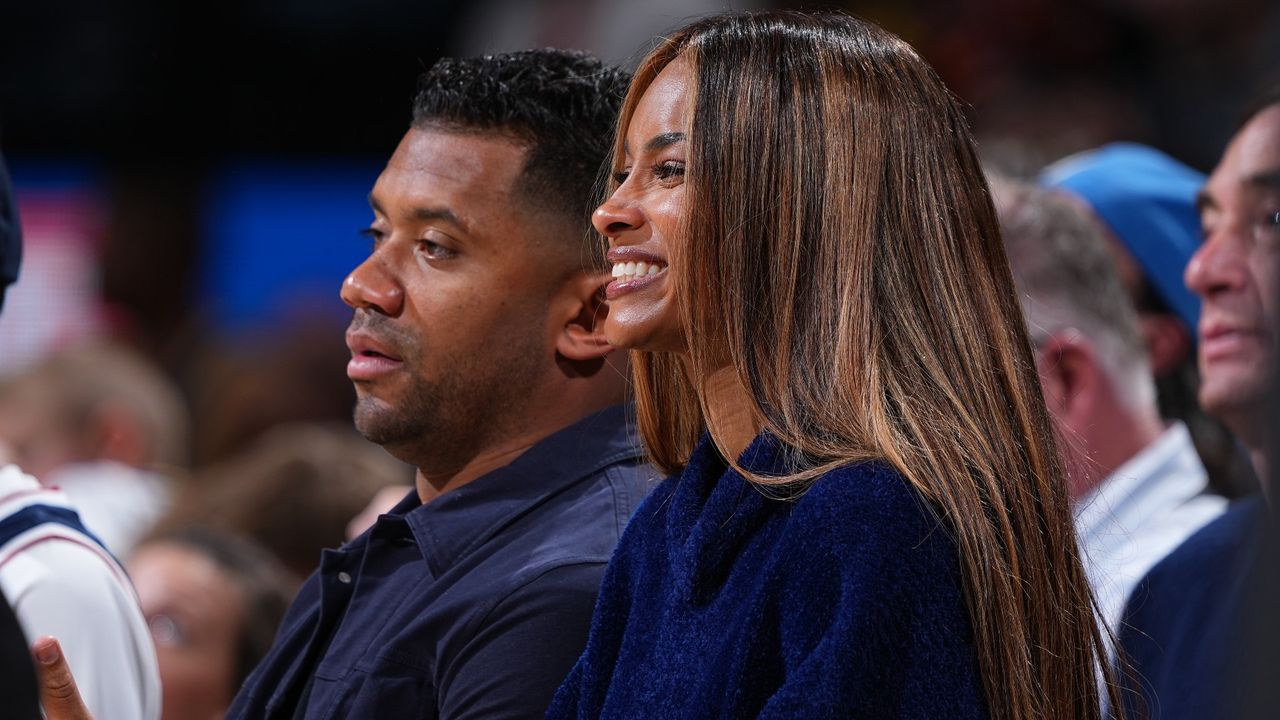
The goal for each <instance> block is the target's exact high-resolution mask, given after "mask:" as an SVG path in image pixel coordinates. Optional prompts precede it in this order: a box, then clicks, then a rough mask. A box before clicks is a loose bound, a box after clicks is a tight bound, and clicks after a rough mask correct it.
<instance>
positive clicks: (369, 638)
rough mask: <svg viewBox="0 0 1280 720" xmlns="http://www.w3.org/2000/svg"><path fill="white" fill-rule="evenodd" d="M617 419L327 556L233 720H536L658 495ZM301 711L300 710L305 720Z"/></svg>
mask: <svg viewBox="0 0 1280 720" xmlns="http://www.w3.org/2000/svg"><path fill="white" fill-rule="evenodd" d="M654 477H655V474H654V471H653V470H652V468H650V467H649V466H648V465H645V464H643V460H642V456H641V451H640V449H639V443H637V442H636V440H635V438H634V437H633V436H632V435H631V434H630V433H629V432H628V431H627V424H626V419H625V413H624V411H623V408H622V407H614V408H610V409H608V410H605V411H602V412H600V413H597V414H595V415H592V416H590V417H588V418H585V419H583V420H581V421H579V422H578V423H576V424H574V425H572V426H570V427H568V428H565V429H563V430H561V431H559V432H557V433H556V434H554V435H552V436H550V437H548V438H546V439H544V440H542V441H541V442H539V443H538V444H537V445H535V446H534V447H532V448H530V449H529V450H528V451H526V452H525V453H524V454H523V455H521V456H520V457H519V458H517V459H516V460H515V461H514V462H512V463H511V464H510V465H508V466H506V467H504V468H500V469H498V470H495V471H493V472H491V473H489V474H487V475H485V476H483V477H481V478H478V479H476V480H474V481H472V482H471V483H468V484H467V485H465V486H463V487H461V488H458V489H456V490H453V491H450V492H448V493H445V494H444V495H441V496H440V497H438V498H436V499H435V500H433V501H431V502H430V503H428V504H426V505H423V504H422V503H421V502H419V500H418V496H417V494H416V493H410V495H409V496H408V497H406V498H405V499H404V500H403V501H401V502H400V504H399V505H397V506H396V507H395V508H393V509H392V510H391V511H390V512H389V513H387V514H386V515H383V516H382V517H380V518H379V519H378V522H377V523H376V524H375V525H374V526H373V527H372V528H370V530H369V531H368V532H366V533H365V534H364V535H362V536H361V537H359V538H357V539H356V540H353V541H352V542H350V543H348V544H346V545H345V546H343V547H342V548H341V549H339V550H326V551H324V555H323V558H322V560H321V564H320V569H319V570H318V571H317V572H316V573H315V574H313V575H312V576H311V577H310V578H309V579H308V580H307V582H306V584H305V585H304V586H303V588H302V590H301V591H300V592H299V594H298V597H297V599H296V600H294V602H293V605H292V606H291V607H290V609H289V613H288V615H287V616H286V617H285V619H284V623H283V625H282V627H281V630H280V634H279V635H278V636H277V638H276V641H275V644H274V645H273V646H272V648H271V651H270V653H269V654H268V655H267V657H266V658H265V659H263V661H262V662H261V663H260V664H259V665H258V667H257V669H256V670H254V672H253V674H252V675H250V676H249V679H248V680H247V681H246V682H245V685H244V687H243V688H241V690H240V693H239V694H238V695H237V696H236V699H235V702H234V704H233V705H232V708H231V711H230V712H229V714H228V716H227V717H228V718H246V719H255V720H256V719H257V718H293V717H305V718H449V719H450V720H460V719H462V718H485V719H486V720H488V719H490V718H541V717H542V716H543V713H544V712H545V710H546V707H547V704H548V703H549V702H550V699H551V696H552V694H553V693H554V691H555V688H556V686H557V685H558V684H559V683H560V681H561V680H562V679H563V677H564V676H565V675H566V674H567V673H568V671H569V669H570V668H571V667H572V666H573V663H574V661H575V660H576V659H577V657H578V655H579V654H580V653H581V652H582V648H583V646H584V645H585V643H586V637H587V630H588V627H589V625H590V620H591V612H592V609H593V606H594V604H595V598H596V594H597V592H598V590H599V586H600V579H601V576H602V574H603V571H604V566H605V564H606V563H607V562H608V560H609V556H610V554H611V553H612V551H613V547H614V545H615V544H616V543H617V541H618V537H619V536H620V535H621V532H622V529H623V527H624V526H625V525H626V523H627V520H628V519H629V518H630V516H631V513H632V511H633V510H634V509H635V507H636V506H637V505H638V504H639V502H640V500H642V499H643V497H644V495H645V494H646V493H647V491H648V489H649V488H650V487H651V486H652V485H653V479H654ZM303 699H305V707H299V704H300V700H303Z"/></svg>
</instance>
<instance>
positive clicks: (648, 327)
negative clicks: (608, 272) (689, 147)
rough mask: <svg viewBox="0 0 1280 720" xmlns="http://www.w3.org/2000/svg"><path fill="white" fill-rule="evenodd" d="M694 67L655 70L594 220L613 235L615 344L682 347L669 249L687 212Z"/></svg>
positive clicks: (609, 324)
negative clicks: (623, 154)
mask: <svg viewBox="0 0 1280 720" xmlns="http://www.w3.org/2000/svg"><path fill="white" fill-rule="evenodd" d="M693 82H694V77H693V70H692V68H691V67H690V66H689V63H688V62H686V61H685V60H684V59H682V58H677V59H676V60H675V61H673V62H672V63H670V64H669V65H667V67H666V68H664V69H663V71H662V72H661V73H659V74H658V76H657V77H656V78H654V81H653V83H652V84H651V85H649V88H648V89H647V90H645V93H644V95H643V96H641V98H640V103H639V104H638V105H636V110H635V113H634V114H633V115H632V116H631V122H630V124H629V125H628V126H627V128H626V130H625V133H626V134H625V136H624V137H625V138H626V157H625V160H624V162H623V166H622V167H619V168H614V171H615V174H616V179H617V180H619V181H620V183H621V184H620V185H619V187H618V189H617V190H616V191H615V192H614V193H613V195H612V196H611V197H610V198H609V199H608V200H606V201H605V203H604V204H603V205H601V206H600V207H599V208H597V209H596V211H595V214H594V215H593V216H592V223H593V224H594V225H595V227H596V230H598V231H599V232H600V233H601V234H603V235H604V236H605V237H606V238H608V240H609V252H608V255H607V257H608V259H609V262H611V263H613V281H612V282H610V283H609V285H608V287H607V288H606V289H605V295H606V296H607V298H608V300H609V315H608V317H607V319H606V320H605V324H604V333H605V337H606V339H608V341H609V343H610V344H611V345H614V346H616V347H622V348H634V349H638V350H657V351H668V352H681V351H683V350H684V349H685V347H686V345H685V337H684V331H683V330H682V329H681V325H680V317H679V314H678V312H677V308H676V300H675V298H674V297H673V296H672V292H673V290H672V283H671V282H670V280H669V276H668V272H667V270H668V258H669V257H670V256H669V250H670V249H671V248H672V246H673V245H674V243H677V242H680V240H681V239H680V238H678V237H675V233H677V232H678V228H679V223H680V219H681V217H682V216H683V213H684V169H685V157H686V155H685V153H686V136H687V134H688V129H689V125H690V121H691V119H692V118H691V114H690V111H691V110H692V107H691V103H690V102H689V94H690V89H691V87H692V84H693Z"/></svg>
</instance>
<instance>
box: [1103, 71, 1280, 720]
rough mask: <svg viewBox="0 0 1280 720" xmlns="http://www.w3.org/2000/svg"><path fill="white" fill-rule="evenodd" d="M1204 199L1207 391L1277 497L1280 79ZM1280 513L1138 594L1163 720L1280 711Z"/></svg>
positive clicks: (1179, 563) (1133, 640)
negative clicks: (1278, 523)
mask: <svg viewBox="0 0 1280 720" xmlns="http://www.w3.org/2000/svg"><path fill="white" fill-rule="evenodd" d="M1197 205H1198V207H1199V208H1200V217H1201V220H1202V222H1203V224H1204V242H1203V244H1201V245H1200V247H1199V249H1198V250H1196V253H1195V256H1194V257H1193V258H1192V260H1191V263H1190V264H1189V265H1188V266H1187V271H1186V282H1187V286H1188V287H1189V288H1191V289H1192V290H1193V291H1195V293H1196V294H1197V295H1199V296H1200V299H1201V300H1202V301H1203V311H1202V315H1201V319H1200V326H1199V334H1200V337H1199V340H1200V343H1199V348H1198V349H1199V365H1200V374H1201V377H1202V384H1201V386H1200V402H1201V404H1203V405H1204V408H1205V409H1206V410H1207V411H1208V412H1210V413H1212V414H1213V415H1214V416H1215V417H1217V418H1219V419H1221V420H1222V421H1223V422H1224V423H1225V424H1226V425H1227V427H1229V428H1231V430H1232V431H1233V432H1234V433H1236V435H1237V436H1238V437H1239V438H1240V442H1241V443H1242V444H1243V445H1244V446H1245V448H1246V449H1247V450H1248V453H1249V458H1250V460H1251V461H1252V463H1253V468H1254V470H1255V471H1256V473H1257V475H1258V477H1259V478H1260V479H1262V480H1263V482H1264V485H1263V488H1264V489H1267V488H1270V492H1271V494H1272V495H1273V497H1271V498H1270V502H1271V503H1274V502H1275V501H1276V498H1275V497H1274V493H1275V488H1276V484H1275V483H1276V472H1277V469H1278V468H1280V450H1278V448H1277V443H1276V439H1277V435H1276V433H1277V431H1278V430H1280V424H1278V423H1277V406H1278V402H1277V398H1278V396H1280V393H1277V390H1280V384H1278V383H1277V378H1276V369H1277V366H1276V362H1277V358H1278V356H1280V344H1278V340H1280V89H1275V90H1272V92H1271V93H1270V94H1268V95H1266V96H1265V97H1264V98H1263V99H1262V101H1261V102H1260V103H1259V104H1258V105H1257V106H1256V108H1255V110H1254V111H1253V112H1252V113H1250V114H1249V115H1248V117H1247V119H1246V121H1245V122H1244V124H1243V125H1242V127H1241V128H1240V130H1239V131H1238V132H1237V133H1236V134H1235V136H1234V137H1232V139H1231V142H1230V143H1229V144H1228V145H1227V149H1226V151H1225V152H1224V153H1223V155H1222V159H1221V160H1220V161H1219V163H1218V166H1217V167H1216V168H1214V170H1213V173H1212V174H1211V175H1210V176H1209V181H1208V182H1207V183H1206V184H1205V186H1204V187H1203V188H1202V189H1201V190H1200V192H1199V195H1198V200H1197ZM1271 516H1272V512H1271V510H1270V509H1269V507H1268V504H1267V500H1266V499H1265V498H1263V497H1254V498H1250V499H1247V500H1243V501H1241V502H1239V503H1237V504H1236V505H1235V506H1233V507H1232V508H1231V510H1230V511H1228V512H1227V513H1226V514H1225V515H1223V516H1222V517H1221V518H1219V519H1218V520H1216V521H1215V522H1213V523H1211V524H1210V525H1208V526H1206V527H1205V528H1204V529H1203V530H1201V531H1200V532H1198V533H1196V534H1195V535H1194V536H1192V537H1191V538H1190V539H1189V540H1187V542H1186V543H1184V544H1183V545H1182V546H1181V547H1179V548H1178V549H1177V551H1175V552H1174V553H1173V554H1171V555H1170V556H1169V557H1168V558H1167V559H1165V560H1164V561H1163V562H1161V563H1160V564H1159V565H1157V566H1156V567H1155V568H1154V569H1153V570H1152V571H1151V573H1150V574H1149V575H1148V576H1147V577H1146V578H1145V579H1144V580H1143V581H1142V583H1141V585H1140V586H1139V587H1138V590H1137V591H1136V592H1135V593H1134V596H1133V599H1132V600H1131V601H1130V605H1129V608H1128V609H1127V610H1126V613H1125V623H1126V627H1125V628H1124V632H1123V633H1122V635H1121V643H1122V644H1123V646H1124V648H1125V650H1126V651H1127V653H1128V655H1129V657H1130V658H1131V660H1132V662H1133V672H1132V677H1131V681H1132V682H1133V684H1134V685H1135V686H1136V691H1135V693H1134V694H1133V695H1131V697H1130V699H1131V700H1133V701H1134V702H1135V704H1136V705H1138V706H1145V707H1146V709H1147V710H1149V711H1150V714H1151V717H1153V718H1164V719H1172V718H1187V719H1191V718H1195V719H1197V720H1204V719H1210V718H1232V719H1235V718H1253V717H1274V716H1275V712H1276V708H1277V703H1280V698H1278V697H1277V693H1278V692H1280V690H1278V689H1277V683H1276V678H1275V670H1276V663H1277V654H1278V653H1280V637H1278V633H1277V632H1276V630H1277V627H1276V621H1277V618H1276V600H1277V597H1278V595H1277V592H1276V591H1277V589H1280V588H1278V587H1277V585H1276V582H1277V577H1276V573H1277V565H1280V555H1278V554H1277V552H1276V549H1277V545H1276V542H1275V528H1274V524H1273V523H1272V520H1271ZM1242 699H1243V700H1244V703H1243V705H1245V706H1244V707H1242V702H1241V701H1242Z"/></svg>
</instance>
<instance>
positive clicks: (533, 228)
mask: <svg viewBox="0 0 1280 720" xmlns="http://www.w3.org/2000/svg"><path fill="white" fill-rule="evenodd" d="M524 162H525V150H524V148H523V147H522V146H520V145H518V144H516V143H515V142H513V141H511V140H510V139H508V138H507V137H506V136H504V135H499V134H493V133H489V134H482V133H475V134H462V133H451V132H444V131H437V130H417V129H413V130H410V131H409V133H408V134H407V135H405V137H404V139H403V140H402V141H401V142H400V146H399V147H398V148H396V151H395V154H394V155H392V157H391V160H390V161H388V163H387V167H386V169H385V170H383V172H382V175H381V176H379V178H378V181H377V183H376V184H375V185H374V188H373V192H372V193H370V195H369V202H370V205H371V206H372V208H373V213H374V220H373V223H372V225H371V226H370V228H369V234H370V235H371V236H372V238H373V250H372V252H371V253H370V255H369V257H368V259H366V260H365V261H364V262H363V263H362V264H361V265H360V266H359V267H357V268H356V269H355V270H353V271H352V272H351V274H350V275H349V276H348V277H347V279H346V282H345V283H343V287H342V299H343V300H344V301H345V302H346V303H347V304H348V305H350V306H351V307H353V308H355V315H354V317H353V318H352V320H351V325H350V327H349V328H348V330H347V345H348V346H349V347H350V349H351V354H352V359H351V362H350V364H349V365H348V366H347V374H348V376H349V377H350V378H351V380H352V381H353V382H354V383H355V388H356V395H357V403H356V409H355V422H356V427H357V428H358V429H359V430H360V432H361V433H363V434H364V435H365V436H366V437H367V438H369V439H370V440H371V441H373V442H376V443H379V444H381V445H384V446H386V448H387V449H388V450H389V451H390V452H392V454H394V455H396V456H397V457H400V458H401V459H402V460H405V461H407V462H411V463H414V464H418V465H419V466H420V467H421V466H422V463H423V462H424V461H427V462H432V463H437V464H439V463H445V464H446V465H447V464H448V463H449V462H451V461H454V460H456V461H458V462H465V459H466V457H468V456H469V454H471V453H474V451H475V449H477V448H482V447H484V443H485V442H486V437H497V436H498V433H501V432H504V431H506V429H507V428H506V427H505V426H506V425H507V424H508V423H511V422H518V419H519V418H520V415H521V412H522V408H524V407H526V405H525V403H527V402H528V397H529V395H530V393H529V388H530V387H531V385H532V384H534V383H536V382H538V380H539V378H540V377H541V376H540V373H544V372H546V371H547V369H548V368H549V367H550V368H554V362H555V347H554V331H553V330H552V329H551V328H550V327H549V325H550V323H549V321H548V317H549V313H548V304H549V302H550V298H551V295H552V294H553V291H554V289H555V288H556V287H558V286H559V285H561V284H562V283H563V282H564V280H565V277H566V272H565V270H564V267H565V263H563V262H562V257H563V256H562V253H563V252H564V250H563V249H562V248H561V245H562V244H563V243H564V242H565V240H564V238H563V237H556V236H557V235H558V234H561V233H563V232H564V228H563V227H561V225H563V223H561V224H560V225H557V224H556V223H555V222H554V221H551V220H548V219H546V217H545V216H546V215H548V214H547V213H538V212H532V211H530V210H529V209H528V207H527V204H528V203H527V201H526V200H525V199H524V198H523V197H522V196H520V195H519V194H518V193H516V192H515V189H514V188H515V185H516V181H517V179H518V177H519V175H520V172H521V169H522V168H523V167H524Z"/></svg>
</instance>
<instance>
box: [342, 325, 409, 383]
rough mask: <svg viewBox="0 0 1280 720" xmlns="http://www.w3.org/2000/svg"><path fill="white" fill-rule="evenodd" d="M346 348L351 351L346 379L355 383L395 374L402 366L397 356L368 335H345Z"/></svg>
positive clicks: (402, 362) (357, 333)
mask: <svg viewBox="0 0 1280 720" xmlns="http://www.w3.org/2000/svg"><path fill="white" fill-rule="evenodd" d="M347 347H348V348H349V349H350V350H351V361H350V362H348V363H347V377H349V378H351V379H352V380H354V381H357V382H358V381H361V380H373V379H376V378H378V377H379V376H382V375H386V374H387V373H391V372H395V371H396V370H399V369H400V366H401V365H403V364H404V361H403V360H402V359H401V358H400V356H399V355H397V354H396V353H395V352H394V351H393V350H391V349H389V348H388V347H386V346H385V345H384V344H382V343H380V342H378V341H377V340H376V339H375V338H373V337H372V336H370V335H369V334H368V333H363V332H355V333H351V332H349V333H347Z"/></svg>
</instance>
